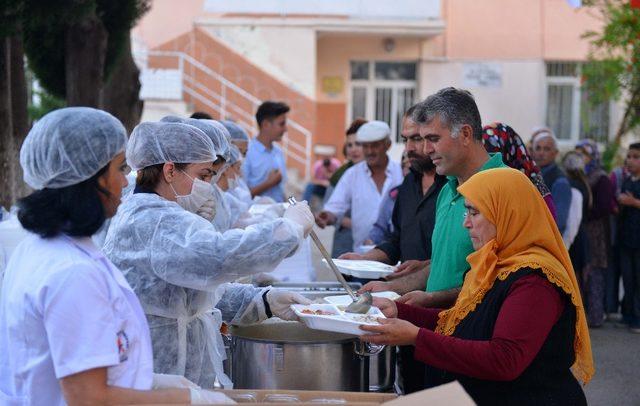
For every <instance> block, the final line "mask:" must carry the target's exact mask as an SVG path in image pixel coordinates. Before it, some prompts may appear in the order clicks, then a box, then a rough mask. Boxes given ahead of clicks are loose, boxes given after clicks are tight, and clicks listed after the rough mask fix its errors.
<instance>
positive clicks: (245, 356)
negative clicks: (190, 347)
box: [230, 322, 381, 392]
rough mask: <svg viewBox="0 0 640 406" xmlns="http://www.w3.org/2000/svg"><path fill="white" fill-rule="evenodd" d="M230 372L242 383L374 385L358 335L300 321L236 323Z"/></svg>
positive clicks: (286, 386) (346, 387)
mask: <svg viewBox="0 0 640 406" xmlns="http://www.w3.org/2000/svg"><path fill="white" fill-rule="evenodd" d="M231 335H232V339H231V348H230V349H231V374H230V375H231V377H232V381H233V383H234V388H237V389H292V390H293V389H299V390H328V391H359V392H366V391H368V390H369V355H371V354H372V353H375V351H380V350H381V348H372V347H371V346H368V345H366V344H364V343H362V342H360V340H358V338H357V337H354V336H351V335H345V334H338V333H330V332H324V331H318V330H311V329H309V328H307V327H306V326H304V325H303V324H301V323H296V322H282V323H268V324H260V325H255V326H248V327H233V328H232V329H231Z"/></svg>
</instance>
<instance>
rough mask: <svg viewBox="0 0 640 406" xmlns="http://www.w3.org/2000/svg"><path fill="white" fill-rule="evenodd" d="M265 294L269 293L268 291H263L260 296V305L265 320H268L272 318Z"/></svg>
mask: <svg viewBox="0 0 640 406" xmlns="http://www.w3.org/2000/svg"><path fill="white" fill-rule="evenodd" d="M267 293H269V291H268V290H265V291H264V293H263V294H262V303H264V312H265V313H266V315H267V318H268V319H270V318H272V317H273V313H272V312H271V306H269V302H268V301H267Z"/></svg>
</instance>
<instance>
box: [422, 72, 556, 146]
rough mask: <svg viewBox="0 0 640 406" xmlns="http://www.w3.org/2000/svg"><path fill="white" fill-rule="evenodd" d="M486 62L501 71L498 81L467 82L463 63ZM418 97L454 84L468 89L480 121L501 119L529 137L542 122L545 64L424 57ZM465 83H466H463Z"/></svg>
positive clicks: (486, 122) (424, 96) (523, 135)
mask: <svg viewBox="0 0 640 406" xmlns="http://www.w3.org/2000/svg"><path fill="white" fill-rule="evenodd" d="M468 63H487V64H490V65H491V66H493V67H497V68H498V70H499V71H501V84H500V85H499V86H495V84H494V86H495V87H488V86H468V81H465V78H464V66H465V64H468ZM419 81H420V85H419V93H420V99H424V98H426V97H427V96H429V95H430V94H433V93H435V92H437V91H438V90H439V89H441V88H444V87H448V86H454V87H460V88H464V89H466V90H469V91H470V92H471V93H472V94H473V95H474V97H475V99H476V103H477V104H478V108H479V109H480V115H481V117H482V123H483V124H489V123H492V122H495V121H500V122H503V123H505V124H508V125H510V126H511V127H512V128H514V129H515V130H516V132H517V133H518V134H519V135H520V136H521V137H522V138H523V139H524V140H528V139H529V136H530V134H531V132H532V129H533V128H534V127H538V126H541V125H544V122H545V99H546V96H545V94H546V88H545V65H544V62H543V61H542V60H529V61H496V60H486V61H478V60H473V61H471V60H470V61H446V62H440V61H423V62H422V63H421V66H420V79H419ZM465 83H466V84H467V85H465Z"/></svg>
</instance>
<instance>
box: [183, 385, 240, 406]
mask: <svg viewBox="0 0 640 406" xmlns="http://www.w3.org/2000/svg"><path fill="white" fill-rule="evenodd" d="M189 392H191V404H192V405H209V404H232V403H236V402H234V401H233V399H231V398H230V397H228V396H227V395H225V394H224V393H222V392H216V391H212V390H206V389H193V388H191V389H189Z"/></svg>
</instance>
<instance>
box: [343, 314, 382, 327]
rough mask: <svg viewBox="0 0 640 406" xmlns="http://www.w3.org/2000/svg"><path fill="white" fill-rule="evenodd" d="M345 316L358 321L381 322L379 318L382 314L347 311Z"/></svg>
mask: <svg viewBox="0 0 640 406" xmlns="http://www.w3.org/2000/svg"><path fill="white" fill-rule="evenodd" d="M345 317H347V318H349V319H350V320H353V321H357V322H358V323H366V324H380V323H378V318H379V317H380V315H376V314H355V313H346V314H345Z"/></svg>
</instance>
